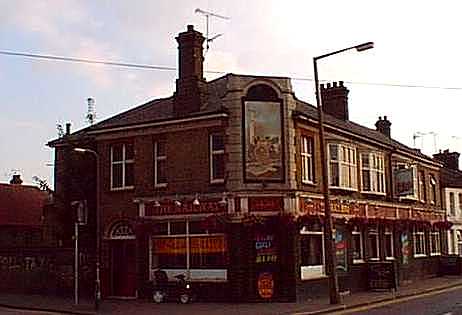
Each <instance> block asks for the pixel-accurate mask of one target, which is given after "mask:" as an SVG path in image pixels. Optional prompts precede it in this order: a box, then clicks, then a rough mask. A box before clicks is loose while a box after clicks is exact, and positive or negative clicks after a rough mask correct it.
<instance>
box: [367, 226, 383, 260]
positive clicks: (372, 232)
mask: <svg viewBox="0 0 462 315" xmlns="http://www.w3.org/2000/svg"><path fill="white" fill-rule="evenodd" d="M370 235H375V248H376V250H377V256H376V257H371V256H370V255H371V253H368V254H369V255H368V256H369V257H368V260H371V261H378V260H380V234H379V229H378V227H375V228H368V230H367V242H370V241H371V239H370V238H369V236H370ZM371 246H372V245H371Z"/></svg>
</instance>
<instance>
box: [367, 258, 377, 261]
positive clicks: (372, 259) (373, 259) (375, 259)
mask: <svg viewBox="0 0 462 315" xmlns="http://www.w3.org/2000/svg"><path fill="white" fill-rule="evenodd" d="M369 260H370V261H379V260H380V258H369Z"/></svg>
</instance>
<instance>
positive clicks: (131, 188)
mask: <svg viewBox="0 0 462 315" xmlns="http://www.w3.org/2000/svg"><path fill="white" fill-rule="evenodd" d="M133 189H135V186H125V187H116V188H113V187H112V188H111V189H110V191H124V190H133Z"/></svg>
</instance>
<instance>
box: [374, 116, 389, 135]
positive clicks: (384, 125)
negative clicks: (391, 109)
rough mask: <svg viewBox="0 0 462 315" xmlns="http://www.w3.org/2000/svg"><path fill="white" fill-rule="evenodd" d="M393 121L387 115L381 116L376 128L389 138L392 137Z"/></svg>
mask: <svg viewBox="0 0 462 315" xmlns="http://www.w3.org/2000/svg"><path fill="white" fill-rule="evenodd" d="M390 127H391V122H390V121H389V120H388V119H387V116H383V119H382V117H381V116H379V120H377V122H376V123H375V128H376V129H377V131H378V132H380V133H382V134H384V135H385V136H387V137H388V138H391V129H390Z"/></svg>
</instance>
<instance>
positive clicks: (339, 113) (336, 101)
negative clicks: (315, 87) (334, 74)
mask: <svg viewBox="0 0 462 315" xmlns="http://www.w3.org/2000/svg"><path fill="white" fill-rule="evenodd" d="M349 92H350V91H349V90H348V89H347V88H346V87H345V86H343V81H339V82H338V83H337V82H333V83H332V85H331V84H330V83H327V85H326V86H324V84H321V100H322V108H323V111H324V112H325V113H327V114H329V115H332V116H334V117H336V118H338V119H341V120H348V93H349Z"/></svg>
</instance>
